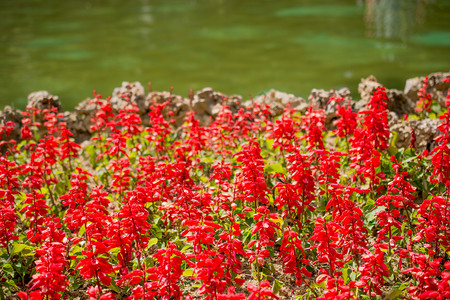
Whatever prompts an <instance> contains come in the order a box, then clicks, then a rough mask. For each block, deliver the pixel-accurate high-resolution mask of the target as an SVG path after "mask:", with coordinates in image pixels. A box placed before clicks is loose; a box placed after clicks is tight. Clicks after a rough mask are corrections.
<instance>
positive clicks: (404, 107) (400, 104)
mask: <svg viewBox="0 0 450 300" xmlns="http://www.w3.org/2000/svg"><path fill="white" fill-rule="evenodd" d="M386 95H387V96H388V98H389V102H388V109H389V110H390V111H393V112H395V113H396V114H397V116H399V117H402V116H403V115H405V114H407V115H409V114H413V113H414V108H415V107H416V103H415V102H414V101H412V100H411V99H410V98H408V97H407V96H406V94H405V93H404V92H402V91H399V90H396V89H391V90H389V89H387V90H386Z"/></svg>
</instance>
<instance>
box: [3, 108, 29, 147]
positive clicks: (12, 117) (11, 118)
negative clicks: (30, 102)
mask: <svg viewBox="0 0 450 300" xmlns="http://www.w3.org/2000/svg"><path fill="white" fill-rule="evenodd" d="M22 119H23V115H22V111H20V110H18V109H15V108H12V107H11V106H8V105H7V106H5V108H4V109H3V111H0V126H5V125H6V123H7V122H13V123H14V129H13V130H12V131H11V132H10V133H9V135H8V136H4V135H3V134H0V140H2V141H3V140H16V141H18V140H20V135H21V134H20V130H21V128H22Z"/></svg>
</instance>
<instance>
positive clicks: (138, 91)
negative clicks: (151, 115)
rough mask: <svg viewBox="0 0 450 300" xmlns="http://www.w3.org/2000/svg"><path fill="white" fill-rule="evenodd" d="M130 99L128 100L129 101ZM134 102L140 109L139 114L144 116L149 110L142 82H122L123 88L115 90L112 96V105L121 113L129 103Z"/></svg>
mask: <svg viewBox="0 0 450 300" xmlns="http://www.w3.org/2000/svg"><path fill="white" fill-rule="evenodd" d="M127 98H128V99H127ZM126 99H127V100H128V101H130V102H133V103H135V104H136V106H137V107H138V108H139V114H144V113H146V112H147V110H148V105H146V104H147V103H146V97H145V89H144V87H143V86H142V85H141V83H140V82H133V83H131V82H127V81H124V82H122V86H121V87H118V88H115V89H114V91H113V93H112V96H111V100H110V101H111V105H112V108H113V110H114V111H117V112H119V111H120V110H121V109H124V108H125V107H126V106H127V105H128V101H127V100H126Z"/></svg>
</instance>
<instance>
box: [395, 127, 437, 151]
mask: <svg viewBox="0 0 450 300" xmlns="http://www.w3.org/2000/svg"><path fill="white" fill-rule="evenodd" d="M438 125H439V119H424V120H416V119H410V120H408V121H405V120H403V119H395V120H390V122H389V127H390V130H391V131H395V132H397V134H398V137H397V143H396V147H397V148H408V147H409V145H410V143H411V129H414V133H415V135H416V143H415V146H416V149H417V150H419V151H424V150H425V149H428V150H431V149H432V148H433V147H434V138H435V137H437V135H438V129H437V126H438Z"/></svg>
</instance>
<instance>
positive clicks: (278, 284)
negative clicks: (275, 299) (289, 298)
mask: <svg viewBox="0 0 450 300" xmlns="http://www.w3.org/2000/svg"><path fill="white" fill-rule="evenodd" d="M283 286H284V283H282V282H280V281H278V280H276V279H275V280H274V281H273V288H272V290H273V292H274V293H275V294H276V293H278V292H279V291H280V290H281V289H282V288H283Z"/></svg>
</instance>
